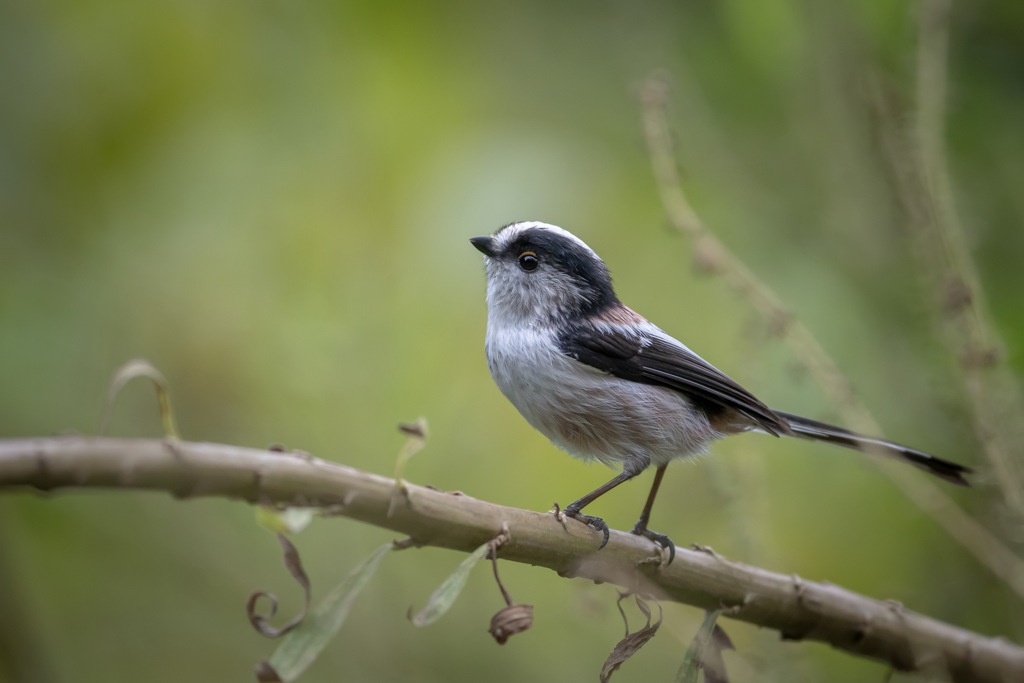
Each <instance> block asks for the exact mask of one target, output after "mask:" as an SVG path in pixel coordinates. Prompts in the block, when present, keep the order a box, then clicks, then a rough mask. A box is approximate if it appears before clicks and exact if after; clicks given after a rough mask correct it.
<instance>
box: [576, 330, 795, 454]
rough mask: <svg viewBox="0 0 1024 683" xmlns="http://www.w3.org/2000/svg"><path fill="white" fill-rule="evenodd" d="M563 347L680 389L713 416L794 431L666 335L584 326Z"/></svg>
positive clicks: (627, 374) (620, 372)
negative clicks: (730, 414)
mask: <svg viewBox="0 0 1024 683" xmlns="http://www.w3.org/2000/svg"><path fill="white" fill-rule="evenodd" d="M659 332H660V331H659ZM559 346H560V348H561V350H562V353H564V354H566V355H567V356H570V357H571V358H575V359H576V360H578V361H579V362H581V363H585V364H586V365H589V366H591V367H593V368H596V369H598V370H601V371H602V372H607V373H608V374H610V375H614V376H615V377H619V378H621V379H627V380H630V381H633V382H641V383H643V384H653V385H659V386H664V387H668V388H669V389H674V390H676V391H678V392H680V393H682V394H685V395H686V397H687V398H689V399H691V400H693V401H694V402H695V403H697V404H698V405H699V406H701V407H702V408H704V409H705V410H706V411H708V413H709V414H711V415H715V414H717V413H721V412H723V410H725V409H729V410H735V411H736V412H738V413H741V414H742V415H745V416H747V417H748V418H750V419H751V420H753V421H754V422H756V423H757V424H758V425H759V426H760V427H761V428H762V429H764V430H765V431H766V432H768V433H769V434H774V435H775V436H779V435H781V434H786V433H788V432H789V425H788V424H787V423H786V421H785V419H784V418H782V417H780V416H779V415H777V414H776V413H775V412H774V411H772V410H771V409H770V408H769V407H768V406H766V405H765V404H764V403H761V401H759V400H757V399H756V398H755V397H754V396H753V395H752V394H751V393H750V392H749V391H747V390H746V389H744V388H743V387H741V386H740V385H739V384H737V383H736V382H734V381H733V380H732V379H730V378H729V377H728V376H726V375H725V374H724V373H723V372H721V371H720V370H718V369H716V368H715V367H714V366H712V365H711V364H710V363H708V362H707V361H705V360H704V359H703V358H701V357H700V356H698V355H697V354H695V353H693V352H691V351H689V350H688V349H686V348H685V347H684V346H682V345H680V344H678V343H677V342H675V341H674V340H673V339H671V337H668V336H667V335H664V333H661V334H658V333H657V332H654V331H649V332H648V331H638V330H636V329H635V328H634V329H630V328H629V327H625V326H621V325H601V326H600V328H598V327H595V326H593V325H590V324H581V325H577V326H575V327H574V328H573V329H572V330H571V331H569V332H567V333H565V334H564V335H562V336H561V337H560V338H559Z"/></svg>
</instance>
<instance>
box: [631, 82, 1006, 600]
mask: <svg viewBox="0 0 1024 683" xmlns="http://www.w3.org/2000/svg"><path fill="white" fill-rule="evenodd" d="M642 99H643V116H644V130H645V133H646V137H647V144H648V148H649V152H650V157H651V164H652V166H653V169H654V175H655V179H656V182H657V185H658V190H659V192H660V193H661V199H662V203H663V204H664V206H665V209H666V212H667V214H668V217H669V220H670V221H671V223H672V225H673V226H674V227H675V228H676V230H678V231H679V232H680V233H682V234H683V235H685V236H687V237H689V238H690V239H691V240H693V242H694V250H695V252H696V253H698V254H699V255H700V258H701V261H702V264H703V265H706V266H708V267H709V269H710V270H712V272H715V273H717V274H720V275H721V276H722V277H723V278H724V279H725V281H726V282H727V283H728V284H729V286H730V287H731V288H732V289H733V290H735V291H736V293H738V294H739V295H740V296H741V297H743V298H744V299H746V300H747V301H748V302H749V303H750V305H751V307H752V308H753V309H754V311H755V312H756V313H757V314H758V315H760V316H761V317H762V318H763V319H764V320H765V322H766V323H767V324H768V325H769V326H771V327H772V329H774V330H776V331H777V332H778V334H779V336H780V337H781V339H782V340H783V341H784V342H785V343H786V344H788V345H789V346H790V348H792V349H793V355H794V357H795V358H796V359H797V361H798V362H799V363H801V364H802V365H803V366H804V367H805V368H806V369H807V370H808V372H809V374H810V375H811V376H812V377H813V378H814V379H815V381H816V382H817V384H818V385H819V386H820V387H821V389H822V391H823V392H824V393H825V395H826V396H827V397H828V398H829V399H830V401H831V402H832V403H833V404H834V405H835V406H836V409H837V410H838V411H839V412H840V414H841V415H842V416H843V419H844V421H845V422H846V423H847V424H849V426H850V427H852V428H853V429H855V430H858V431H862V432H866V433H872V434H878V433H881V431H882V430H881V429H880V427H879V425H878V423H877V422H876V421H875V419H874V418H873V417H872V416H871V414H870V412H869V411H868V410H867V408H866V407H865V406H864V404H863V403H861V402H860V401H859V400H858V399H857V397H856V395H855V393H854V391H853V388H852V386H851V384H850V382H849V380H848V379H847V378H846V376H845V375H844V374H843V373H842V372H841V371H840V370H839V367H838V366H837V365H836V363H835V361H833V360H832V358H831V357H830V356H829V355H828V353H827V352H826V351H825V349H824V348H823V347H822V345H821V343H820V342H819V341H818V340H817V338H816V337H815V336H814V335H813V334H812V333H811V331H810V330H809V329H808V328H807V327H806V326H805V325H804V324H803V323H802V322H800V320H799V319H798V318H796V316H794V315H793V314H792V313H791V312H790V311H789V310H788V309H787V308H786V307H785V306H784V305H783V304H782V302H781V300H780V299H779V297H778V296H777V295H776V294H775V292H774V291H772V289H771V288H770V287H768V285H766V284H765V283H764V282H762V281H761V280H760V279H758V277H757V276H756V275H754V274H753V272H752V271H751V270H750V269H749V268H748V267H747V266H746V264H744V263H743V262H742V261H741V260H740V259H739V257H738V256H736V255H735V254H734V253H733V252H731V251H729V249H728V248H727V247H726V246H725V245H724V244H723V243H722V242H721V241H720V240H719V239H718V238H717V237H716V236H715V235H714V234H713V233H712V232H711V231H710V230H709V229H708V228H707V226H705V224H704V222H703V221H701V219H700V216H698V215H697V212H696V211H695V210H694V209H693V207H692V206H691V204H690V202H689V200H688V199H687V197H686V193H685V192H684V191H683V186H682V183H681V181H680V178H679V172H678V170H677V168H676V157H675V152H674V146H673V140H672V133H671V131H670V129H669V126H668V121H667V117H666V106H667V86H666V83H665V80H664V78H663V77H660V76H654V77H651V78H650V79H648V81H647V82H646V83H645V85H644V88H643V92H642ZM872 462H874V463H875V464H876V465H878V466H879V468H880V469H881V470H882V472H884V473H885V474H886V475H887V476H888V477H889V478H890V479H891V480H892V481H893V482H894V483H895V484H896V485H897V486H898V487H899V488H900V490H901V491H902V492H903V494H904V495H905V496H907V498H909V499H910V500H911V501H913V502H914V504H916V505H917V506H918V507H919V508H920V509H921V510H922V511H924V512H925V513H927V514H928V515H929V516H931V517H932V518H933V519H934V520H935V521H936V522H938V524H939V525H940V526H941V527H942V528H943V529H945V530H946V532H947V533H949V535H950V536H951V537H953V538H954V539H955V540H956V541H957V542H958V543H960V544H961V545H962V546H964V547H965V548H966V549H967V550H968V551H970V552H971V554H973V555H974V556H975V557H976V558H978V560H979V561H980V562H981V563H982V564H984V565H985V566H986V567H988V568H989V569H990V570H991V571H992V572H993V573H994V574H995V575H996V576H998V577H999V578H1000V579H1001V580H1003V581H1004V582H1006V584H1007V585H1009V586H1010V587H1011V588H1013V590H1014V591H1015V592H1016V593H1017V594H1018V595H1019V596H1021V597H1022V598H1024V562H1022V561H1021V560H1020V558H1018V557H1017V556H1016V555H1015V554H1014V553H1013V552H1011V551H1010V550H1009V549H1008V548H1007V547H1006V546H1005V545H1004V544H1003V543H1002V541H1000V539H999V538H998V537H997V536H995V535H994V534H993V533H991V532H990V531H989V530H988V529H986V528H985V527H984V526H982V525H981V524H979V523H978V522H977V521H975V520H974V519H973V518H972V517H970V516H969V515H968V514H966V513H965V512H964V511H963V510H961V509H960V507H959V506H957V505H956V503H954V502H953V500H952V498H950V497H949V496H948V495H946V493H944V492H943V491H942V489H940V488H939V486H937V485H936V484H933V483H932V482H931V481H930V480H928V479H926V478H924V477H921V476H919V475H918V473H917V472H915V471H912V470H908V469H905V468H900V467H890V466H889V465H890V464H891V463H889V462H887V461H884V460H882V459H880V458H873V459H872Z"/></svg>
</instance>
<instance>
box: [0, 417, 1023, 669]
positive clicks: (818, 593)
mask: <svg viewBox="0 0 1024 683" xmlns="http://www.w3.org/2000/svg"><path fill="white" fill-rule="evenodd" d="M406 486H407V491H408V495H407V496H403V497H402V498H401V499H400V502H399V503H398V504H397V506H396V507H395V509H394V511H393V514H391V515H389V514H388V507H389V505H390V504H391V500H392V492H393V491H394V488H395V480H393V479H389V478H387V477H382V476H379V475H376V474H370V473H367V472H362V471H359V470H356V469H353V468H351V467H346V466H343V465H338V464H334V463H330V462H326V461H324V460H320V459H318V458H314V457H311V456H308V455H305V454H303V455H294V454H290V453H281V452H274V451H261V450H256V449H249V448H241V447H237V446H227V445H218V444H209V443H190V442H183V441H177V440H156V439H148V440H147V439H109V438H86V437H63V438H39V439H11V440H0V491H12V490H18V489H21V488H34V489H37V490H40V491H47V492H48V491H53V490H55V489H61V488H73V489H86V488H101V489H118V490H125V491H127V490H152V491H164V492H167V493H170V494H171V495H174V496H175V497H177V498H181V499H190V498H195V497H204V496H205V497H209V496H215V497H223V498H230V499H236V500H243V501H246V502H249V503H254V504H274V505H286V506H303V507H308V506H312V507H320V508H323V509H325V510H329V511H330V513H331V514H336V515H342V516H346V517H350V518H352V519H357V520H360V521H363V522H367V523H370V524H374V525H376V526H379V527H382V528H386V529H391V530H393V531H397V532H399V533H402V534H408V535H409V536H411V537H412V538H413V539H415V540H416V542H417V543H419V544H423V545H432V546H438V547H443V548H451V549H454V550H458V551H461V552H471V551H472V550H474V549H475V548H478V547H479V546H480V545H481V544H482V543H486V542H487V541H488V540H489V539H492V538H494V537H495V535H497V534H499V533H501V532H502V531H503V530H505V529H508V530H509V533H508V542H507V543H505V544H504V545H503V546H502V549H501V555H502V557H503V558H504V559H507V560H511V561H514V562H524V563H529V564H533V565H539V566H543V567H547V568H549V569H553V570H555V571H557V572H558V573H559V574H560V575H562V576H573V577H580V578H586V579H593V580H597V581H607V582H612V583H615V584H617V585H620V586H627V587H633V586H635V585H636V584H638V583H640V582H641V581H642V582H643V583H644V584H645V592H648V589H649V591H650V592H657V594H658V597H659V598H660V599H667V600H674V601H678V602H683V603H686V604H689V605H694V606H696V607H700V608H703V609H713V610H714V609H721V608H722V607H723V606H725V607H729V608H730V609H729V611H728V616H729V617H730V618H733V619H738V620H740V621H745V622H748V623H752V624H757V625H759V626H762V627H765V628H771V629H775V630H778V631H779V632H780V633H781V634H782V635H783V636H784V637H785V638H787V639H797V640H799V639H808V640H816V641H822V642H827V643H830V644H832V645H833V646H834V647H836V648H839V649H841V650H844V651H846V652H848V653H851V654H855V655H857V656H861V657H867V658H871V659H876V660H880V661H884V662H888V663H889V664H891V665H892V666H894V667H895V668H897V669H900V670H907V671H917V670H922V671H930V672H943V673H944V674H945V675H948V676H949V677H950V678H951V679H952V680H954V681H965V682H966V681H993V682H994V681H1011V680H1024V648H1021V647H1019V646H1017V645H1014V644H1011V643H1008V642H1006V641H1005V640H1003V639H1000V638H987V637H984V636H981V635H978V634H976V633H972V632H970V631H966V630H963V629H959V628H956V627H954V626H951V625H949V624H945V623H942V622H939V621H936V620H933V619H929V618H928V617H925V616H922V615H920V614H916V613H914V612H911V611H909V610H906V609H904V608H903V607H902V606H900V605H899V604H898V603H895V602H892V601H889V602H883V601H879V600H873V599H871V598H867V597H864V596H860V595H857V594H855V593H852V592H850V591H847V590H844V589H842V588H839V587H838V586H834V585H831V584H823V583H815V582H811V581H804V580H802V579H800V578H799V577H795V576H792V575H782V574H776V573H773V572H769V571H766V570H764V569H759V568H757V567H751V566H748V565H743V564H740V563H736V562H730V561H728V560H725V559H723V558H722V557H721V556H718V555H711V554H708V553H703V552H695V551H690V550H685V549H681V548H680V549H677V552H676V559H675V561H674V562H673V563H672V564H671V565H668V566H662V565H658V564H657V563H653V564H652V563H651V562H649V560H650V558H651V557H652V556H657V555H658V552H657V550H656V549H655V548H653V547H651V544H650V542H648V541H647V540H645V539H642V538H640V537H637V536H633V535H631V534H626V533H621V532H616V531H613V532H612V534H611V540H610V541H609V543H608V545H607V546H606V547H605V548H604V549H603V550H601V551H599V552H595V550H596V547H597V542H596V541H597V539H596V538H595V534H594V533H593V531H592V530H591V529H590V528H589V527H586V526H585V525H582V524H575V523H572V522H570V523H568V524H562V523H559V521H558V520H557V519H556V518H555V515H553V514H551V513H537V512H529V511H526V510H518V509H516V508H509V507H503V506H500V505H494V504H492V503H488V502H485V501H481V500H477V499H475V498H472V497H470V496H465V495H451V494H447V493H443V492H440V491H435V490H432V489H428V488H425V487H422V486H415V485H413V484H407V485H406Z"/></svg>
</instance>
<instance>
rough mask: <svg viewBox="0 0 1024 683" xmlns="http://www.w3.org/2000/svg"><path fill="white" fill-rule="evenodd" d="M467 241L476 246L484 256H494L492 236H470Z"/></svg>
mask: <svg viewBox="0 0 1024 683" xmlns="http://www.w3.org/2000/svg"><path fill="white" fill-rule="evenodd" d="M469 243H470V244H472V245H473V246H474V247H476V248H477V251H479V252H480V253H481V254H483V255H484V256H494V238H493V237H490V236H488V237H470V238H469Z"/></svg>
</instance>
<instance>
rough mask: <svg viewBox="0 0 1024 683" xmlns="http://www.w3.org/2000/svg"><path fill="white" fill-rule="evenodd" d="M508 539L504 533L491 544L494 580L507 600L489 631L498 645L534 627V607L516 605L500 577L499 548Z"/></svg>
mask: <svg viewBox="0 0 1024 683" xmlns="http://www.w3.org/2000/svg"><path fill="white" fill-rule="evenodd" d="M507 538H508V536H507V534H506V533H502V534H501V535H499V536H498V537H497V538H495V539H493V540H492V541H491V542H490V548H491V552H490V555H491V563H492V565H493V567H494V580H495V581H496V582H497V584H498V588H499V589H500V590H501V596H502V597H503V598H504V599H505V605H506V606H505V607H504V608H502V609H501V610H499V611H498V613H497V614H495V615H494V616H493V617H492V618H491V627H490V628H489V629H487V631H488V633H490V634H491V636H492V637H493V638H494V640H496V641H497V642H498V645H504V644H505V642H506V641H508V639H509V638H511V637H512V636H514V635H515V634H517V633H522V632H523V631H526V630H528V629H529V628H530V627H531V626H533V605H521V604H520V605H517V604H514V603H513V602H512V596H510V595H509V594H508V591H507V590H505V584H503V583H502V582H501V576H499V575H498V548H499V547H500V546H501V543H503V542H504V541H505V540H506V539H507Z"/></svg>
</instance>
